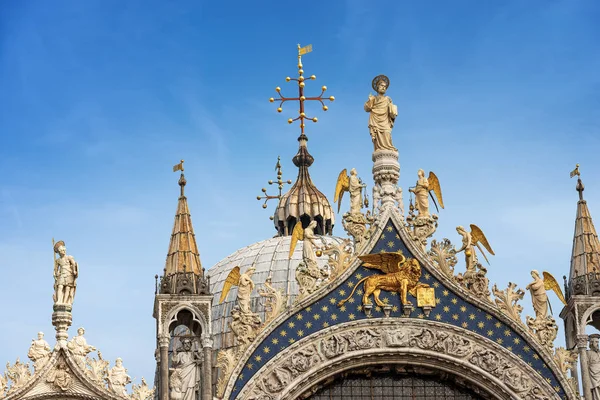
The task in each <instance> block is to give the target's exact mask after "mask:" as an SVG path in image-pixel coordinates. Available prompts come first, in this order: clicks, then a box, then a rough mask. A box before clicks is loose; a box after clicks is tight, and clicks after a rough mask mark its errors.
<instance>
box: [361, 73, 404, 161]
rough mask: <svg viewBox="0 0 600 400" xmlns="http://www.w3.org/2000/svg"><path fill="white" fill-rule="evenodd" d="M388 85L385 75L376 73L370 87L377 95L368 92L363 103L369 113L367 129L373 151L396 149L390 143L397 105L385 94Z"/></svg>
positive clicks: (396, 114)
mask: <svg viewBox="0 0 600 400" xmlns="http://www.w3.org/2000/svg"><path fill="white" fill-rule="evenodd" d="M389 86H390V80H389V78H388V77H387V76H385V75H378V76H376V77H375V78H373V81H372V82H371V87H372V88H373V90H375V91H376V92H377V96H373V95H372V94H369V99H368V100H367V101H366V103H365V111H366V112H368V113H370V116H369V131H370V133H371V140H373V147H374V151H377V150H392V151H398V149H396V148H395V147H394V145H393V144H392V128H393V127H394V121H395V120H396V117H397V116H398V107H397V106H396V105H395V104H394V103H392V99H390V98H389V97H388V96H386V95H385V92H386V90H387V89H388V87H389Z"/></svg>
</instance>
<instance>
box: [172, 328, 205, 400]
mask: <svg viewBox="0 0 600 400" xmlns="http://www.w3.org/2000/svg"><path fill="white" fill-rule="evenodd" d="M182 349H183V351H181V350H182ZM201 363H202V357H201V355H200V354H199V353H198V351H196V350H195V349H193V342H192V339H190V338H185V339H183V341H182V347H181V348H180V349H179V350H177V348H175V349H174V350H173V358H172V366H173V374H176V378H177V379H172V381H175V382H177V383H178V384H179V385H180V387H179V391H180V392H181V400H196V399H197V391H198V389H199V387H200V385H199V381H200V373H201V372H200V364H201ZM171 391H173V388H171Z"/></svg>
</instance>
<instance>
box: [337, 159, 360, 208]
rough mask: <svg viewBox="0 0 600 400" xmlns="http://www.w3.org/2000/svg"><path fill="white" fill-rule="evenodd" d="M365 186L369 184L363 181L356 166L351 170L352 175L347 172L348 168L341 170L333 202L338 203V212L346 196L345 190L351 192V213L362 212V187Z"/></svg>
mask: <svg viewBox="0 0 600 400" xmlns="http://www.w3.org/2000/svg"><path fill="white" fill-rule="evenodd" d="M365 187H367V185H365V184H364V183H362V181H361V180H360V178H359V177H358V175H357V173H356V169H355V168H352V169H351V170H350V175H348V174H347V172H346V169H344V170H343V171H342V172H340V174H339V175H338V179H337V182H336V185H335V194H334V196H333V202H334V203H336V202H337V203H338V212H340V207H341V206H342V197H344V193H345V192H348V193H350V214H352V215H358V214H361V212H360V209H361V208H362V207H363V197H362V189H363V188H365Z"/></svg>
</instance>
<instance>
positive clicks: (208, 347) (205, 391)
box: [202, 335, 213, 400]
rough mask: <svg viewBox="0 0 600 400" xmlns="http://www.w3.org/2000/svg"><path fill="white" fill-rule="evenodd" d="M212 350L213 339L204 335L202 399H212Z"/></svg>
mask: <svg viewBox="0 0 600 400" xmlns="http://www.w3.org/2000/svg"><path fill="white" fill-rule="evenodd" d="M212 350H213V340H212V338H211V337H210V335H202V355H203V358H204V363H203V364H202V400H212V399H213V394H212V386H213V382H212V358H213V357H212Z"/></svg>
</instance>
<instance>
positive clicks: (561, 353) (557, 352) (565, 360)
mask: <svg viewBox="0 0 600 400" xmlns="http://www.w3.org/2000/svg"><path fill="white" fill-rule="evenodd" d="M554 361H555V362H556V364H557V365H558V367H559V369H560V371H561V372H562V373H563V375H565V377H566V378H567V380H568V381H569V384H570V385H571V388H572V389H573V391H574V392H577V380H576V379H575V377H574V374H573V371H574V370H576V368H577V353H576V352H575V351H572V350H567V349H565V348H564V347H557V348H556V349H554Z"/></svg>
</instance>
